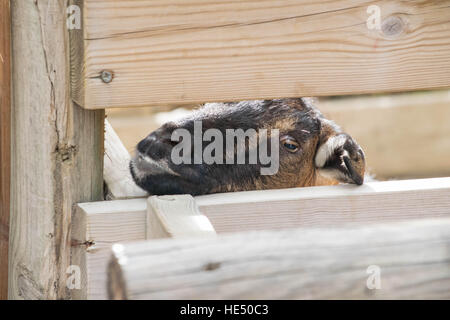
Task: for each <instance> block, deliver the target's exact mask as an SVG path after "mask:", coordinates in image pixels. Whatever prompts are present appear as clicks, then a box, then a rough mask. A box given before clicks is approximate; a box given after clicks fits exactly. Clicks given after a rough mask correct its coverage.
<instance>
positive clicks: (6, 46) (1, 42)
mask: <svg viewBox="0 0 450 320" xmlns="http://www.w3.org/2000/svg"><path fill="white" fill-rule="evenodd" d="M10 171H11V16H10V7H9V0H0V300H6V299H7V298H8V239H9V196H10V190H9V188H10Z"/></svg>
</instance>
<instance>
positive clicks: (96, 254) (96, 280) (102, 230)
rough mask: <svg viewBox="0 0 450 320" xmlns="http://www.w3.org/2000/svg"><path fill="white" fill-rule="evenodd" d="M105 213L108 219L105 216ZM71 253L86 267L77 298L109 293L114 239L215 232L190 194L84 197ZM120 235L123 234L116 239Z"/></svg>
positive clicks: (76, 217)
mask: <svg viewBox="0 0 450 320" xmlns="http://www.w3.org/2000/svg"><path fill="white" fill-rule="evenodd" d="M105 215H109V217H110V220H109V221H105V220H104V217H105ZM73 221H74V222H73V223H74V227H75V226H76V229H74V232H73V233H72V241H73V242H74V243H76V244H79V245H78V246H77V248H76V250H75V252H76V256H75V258H74V259H73V260H74V261H75V260H76V261H77V265H79V266H80V267H81V270H82V272H81V273H82V277H83V278H82V289H81V290H78V291H77V293H76V296H75V297H74V298H75V299H106V298H107V295H106V276H107V274H106V272H105V270H106V268H107V264H108V259H109V256H110V250H111V245H113V244H114V243H116V242H129V241H136V240H142V239H158V238H166V237H173V238H183V237H202V238H205V237H215V235H216V233H215V231H214V228H213V227H212V225H211V223H210V222H209V221H208V218H206V217H205V216H204V215H202V214H201V213H200V211H199V209H198V208H197V206H196V204H195V201H194V199H193V197H192V196H187V195H180V196H162V197H150V198H149V199H148V200H147V199H135V201H132V202H130V200H115V201H103V202H94V203H82V204H79V205H78V206H77V210H76V214H75V216H74V219H73ZM117 239H120V240H117Z"/></svg>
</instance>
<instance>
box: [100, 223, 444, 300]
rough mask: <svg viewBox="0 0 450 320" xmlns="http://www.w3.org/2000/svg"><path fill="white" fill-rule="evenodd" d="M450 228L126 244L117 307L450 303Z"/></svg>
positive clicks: (112, 277) (114, 272) (112, 272)
mask: <svg viewBox="0 0 450 320" xmlns="http://www.w3.org/2000/svg"><path fill="white" fill-rule="evenodd" d="M449 245H450V219H449V218H445V219H438V220H424V221H420V222H418V221H414V222H411V221H409V222H402V223H396V224H385V225H383V224H382V225H373V226H365V227H360V228H344V229H341V230H335V229H307V228H301V229H292V230H285V231H278V232H267V231H265V232H258V233H255V232H252V233H244V234H233V235H228V236H224V237H220V238H217V239H209V240H208V241H205V240H192V239H188V240H186V239H183V240H176V239H175V240H155V241H146V242H140V243H130V244H116V245H115V246H114V247H113V259H112V262H111V263H110V265H109V277H108V279H109V280H108V284H109V296H110V298H112V299H449V298H450V290H449V288H450V268H449V259H450V251H449V250H448V248H449Z"/></svg>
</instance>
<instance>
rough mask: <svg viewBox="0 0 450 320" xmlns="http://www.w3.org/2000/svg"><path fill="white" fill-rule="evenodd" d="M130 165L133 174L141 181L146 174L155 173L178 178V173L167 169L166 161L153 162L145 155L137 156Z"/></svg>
mask: <svg viewBox="0 0 450 320" xmlns="http://www.w3.org/2000/svg"><path fill="white" fill-rule="evenodd" d="M131 163H132V166H133V169H134V173H135V175H136V177H137V178H138V179H142V178H144V177H146V176H147V175H148V174H157V173H168V174H171V175H174V176H179V174H178V173H176V172H175V171H173V170H172V169H170V168H169V164H168V163H167V161H165V160H161V161H155V160H153V159H152V158H150V157H149V156H147V155H143V154H138V155H137V156H136V157H135V159H134V160H133V161H132V162H131Z"/></svg>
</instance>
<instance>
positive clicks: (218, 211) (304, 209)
mask: <svg viewBox="0 0 450 320" xmlns="http://www.w3.org/2000/svg"><path fill="white" fill-rule="evenodd" d="M194 199H195V202H196V204H197V206H198V208H199V210H200V212H201V213H202V214H204V215H206V217H207V218H208V219H209V220H210V221H211V223H212V225H213V227H214V229H215V230H216V232H217V233H219V234H220V233H228V232H239V231H254V230H266V229H286V228H296V227H329V228H342V227H345V226H348V225H352V226H366V225H371V224H374V223H389V222H397V221H408V220H412V219H429V218H443V217H449V214H450V210H449V209H448V208H449V207H450V178H435V179H421V180H404V181H387V182H370V183H367V184H365V185H363V186H361V187H356V186H351V185H340V186H332V187H313V188H295V189H284V190H268V191H250V192H239V193H225V194H216V195H207V196H200V197H195V198H194ZM76 213H77V214H76V217H77V218H79V219H82V221H83V223H77V225H80V226H81V225H82V224H83V225H84V227H81V228H80V229H81V233H79V234H78V235H76V237H77V238H75V239H77V242H88V243H89V244H90V245H89V247H88V248H87V250H86V247H84V248H80V252H82V254H85V256H86V259H87V264H86V270H85V272H86V274H87V276H88V277H89V290H88V295H87V297H88V298H90V299H104V298H106V292H105V273H104V270H105V268H106V265H107V259H108V255H109V250H110V248H111V245H113V244H114V243H123V242H130V241H136V240H145V239H147V230H146V221H147V199H131V200H117V201H103V202H94V203H82V204H79V205H78V210H77V212H76ZM80 234H81V235H80ZM91 244H92V245H91Z"/></svg>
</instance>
